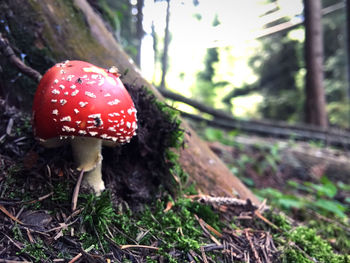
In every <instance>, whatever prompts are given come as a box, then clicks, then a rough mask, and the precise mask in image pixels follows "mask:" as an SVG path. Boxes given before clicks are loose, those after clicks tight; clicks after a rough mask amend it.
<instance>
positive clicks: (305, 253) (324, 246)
mask: <svg viewBox="0 0 350 263" xmlns="http://www.w3.org/2000/svg"><path fill="white" fill-rule="evenodd" d="M288 237H289V240H290V241H289V243H288V244H287V246H286V249H285V250H284V252H283V256H282V262H297V263H299V262H300V263H304V262H305V263H309V262H313V261H312V260H311V259H315V260H317V262H328V263H345V262H350V256H346V255H339V254H336V253H334V252H333V250H332V247H331V245H330V244H329V243H328V242H327V241H326V240H324V239H322V238H321V237H320V236H319V235H317V233H316V230H315V229H312V228H310V227H304V226H301V227H297V228H296V229H294V230H293V231H292V232H290V234H289V236H288ZM294 244H295V245H294Z"/></svg>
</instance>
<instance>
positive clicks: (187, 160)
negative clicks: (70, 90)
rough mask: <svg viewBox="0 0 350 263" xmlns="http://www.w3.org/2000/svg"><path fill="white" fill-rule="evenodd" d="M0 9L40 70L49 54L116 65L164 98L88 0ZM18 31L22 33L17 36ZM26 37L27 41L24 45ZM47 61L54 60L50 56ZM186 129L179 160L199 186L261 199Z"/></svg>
mask: <svg viewBox="0 0 350 263" xmlns="http://www.w3.org/2000/svg"><path fill="white" fill-rule="evenodd" d="M1 14H8V15H9V16H11V17H10V19H9V20H8V21H6V23H7V22H8V23H10V22H11V21H12V22H13V24H11V28H12V29H16V30H12V31H11V35H9V36H8V37H10V38H11V39H12V40H13V44H15V45H18V46H19V47H20V50H21V52H23V53H26V54H27V56H28V58H30V61H31V62H32V66H33V67H34V66H35V65H36V64H35V63H39V62H41V63H42V64H40V66H41V67H42V70H41V71H42V72H41V73H43V72H44V71H45V70H46V69H47V68H48V65H46V64H45V63H47V60H49V59H48V57H49V55H50V56H51V58H52V60H54V61H57V62H58V61H63V60H66V59H79V60H86V61H89V62H91V63H93V64H96V65H98V66H102V67H104V68H107V67H110V66H113V65H114V66H117V67H118V68H119V70H120V72H128V73H127V74H126V75H125V76H124V77H123V82H125V83H127V84H131V85H133V86H135V88H138V87H142V86H145V87H148V88H149V89H150V90H151V91H152V92H153V93H154V95H155V96H156V97H157V98H158V99H159V100H163V97H162V96H161V95H160V94H159V92H158V91H157V90H156V89H155V88H154V87H153V86H152V85H150V84H149V83H148V82H147V81H146V80H145V79H144V78H143V77H142V75H141V73H140V71H139V69H138V68H137V66H136V65H135V64H134V63H133V62H132V60H131V59H130V57H129V56H128V55H126V53H124V51H123V50H122V48H121V47H120V45H119V44H118V43H117V42H116V40H115V38H114V37H113V34H112V33H111V32H109V31H108V29H107V28H106V27H105V25H104V23H103V21H102V19H101V18H100V17H99V16H98V15H97V14H96V13H95V12H94V11H93V9H92V8H91V6H90V5H89V4H88V3H87V1H86V0H74V1H73V2H72V3H71V2H70V4H66V2H63V1H54V2H53V1H51V0H42V1H34V0H30V1H25V2H23V1H21V0H6V1H2V2H0V16H1ZM34 20H35V21H40V23H36V22H35V21H34ZM17 32H20V34H18V35H17ZM16 40H17V41H16ZM22 42H23V43H25V45H23V46H20V44H21V43H22ZM32 50H35V52H32ZM49 51H50V52H51V53H50V54H49V53H48V52H49ZM45 52H46V53H45ZM0 58H1V57H0ZM47 64H50V65H52V61H51V62H50V63H47ZM38 67H39V66H37V68H38ZM9 82H10V81H9ZM182 128H183V129H184V130H185V131H186V135H185V140H186V144H187V145H186V147H185V148H184V149H182V150H181V151H180V163H181V165H182V168H183V169H184V171H185V172H187V173H188V174H189V175H190V180H191V181H192V182H196V185H197V187H198V189H199V190H200V191H202V192H203V193H205V194H213V195H218V196H235V195H236V194H238V195H239V196H240V197H241V198H244V199H246V198H249V199H251V200H252V201H253V202H254V203H259V201H258V200H257V198H256V197H255V196H254V195H253V194H252V193H251V192H250V190H249V189H247V188H246V187H245V186H244V185H243V184H242V183H241V182H240V180H239V179H237V178H236V177H235V176H234V175H233V174H232V173H231V172H230V170H229V169H228V168H227V167H226V166H225V165H224V163H223V162H222V161H221V160H220V159H219V158H218V157H217V156H216V155H215V154H214V153H213V152H212V151H211V150H210V149H209V147H208V146H207V145H206V144H205V143H204V142H203V141H201V140H200V139H199V138H198V136H197V135H196V133H195V132H194V131H193V130H191V129H190V128H189V126H188V125H187V124H186V122H185V121H183V123H182Z"/></svg>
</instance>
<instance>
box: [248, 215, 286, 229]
mask: <svg viewBox="0 0 350 263" xmlns="http://www.w3.org/2000/svg"><path fill="white" fill-rule="evenodd" d="M254 214H255V215H256V216H257V217H258V218H260V219H261V220H262V221H264V222H265V223H266V224H268V225H270V226H271V227H272V228H274V229H277V230H278V231H280V232H282V230H281V229H280V228H279V227H278V226H276V225H275V224H274V223H272V222H271V221H270V220H268V219H267V218H265V217H264V216H263V215H262V214H260V212H259V211H258V210H255V211H254Z"/></svg>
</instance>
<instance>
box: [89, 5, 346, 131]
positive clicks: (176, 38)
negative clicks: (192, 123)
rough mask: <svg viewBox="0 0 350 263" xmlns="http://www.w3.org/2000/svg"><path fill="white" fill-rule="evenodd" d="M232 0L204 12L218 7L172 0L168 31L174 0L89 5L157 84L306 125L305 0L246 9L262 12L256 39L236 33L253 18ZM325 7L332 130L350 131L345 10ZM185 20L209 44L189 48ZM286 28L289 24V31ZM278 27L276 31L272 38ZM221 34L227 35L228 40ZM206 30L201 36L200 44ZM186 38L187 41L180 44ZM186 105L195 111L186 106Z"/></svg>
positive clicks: (236, 110) (235, 110)
mask: <svg viewBox="0 0 350 263" xmlns="http://www.w3.org/2000/svg"><path fill="white" fill-rule="evenodd" d="M226 2H227V1H223V3H221V5H222V6H223V8H221V9H215V8H214V9H213V10H212V11H211V12H208V11H205V10H208V9H209V8H211V7H212V6H211V5H210V4H208V3H206V1H203V2H202V1H199V2H197V1H193V2H192V1H173V2H171V1H169V5H170V9H169V10H168V12H169V13H168V15H169V17H170V19H169V20H170V21H168V22H169V23H168V24H169V27H168V28H166V19H167V18H166V17H167V8H166V6H167V3H168V2H167V1H155V2H154V3H153V1H134V2H132V1H131V2H129V1H117V2H115V1H109V0H100V1H92V0H90V3H92V4H93V5H94V6H95V7H96V9H97V10H99V12H101V13H102V14H103V15H104V16H105V17H106V19H107V21H109V24H110V26H111V27H112V28H113V29H114V31H115V35H116V37H117V39H119V40H120V42H121V43H122V44H123V46H124V48H125V49H126V50H127V51H128V53H129V54H130V55H131V56H132V57H133V58H134V59H135V61H136V62H138V64H140V65H141V68H142V70H143V72H144V74H145V76H146V77H147V78H148V79H149V80H150V81H151V82H153V83H154V84H155V85H156V86H159V87H162V88H164V87H165V86H166V88H168V89H169V90H172V91H174V92H179V93H180V94H185V95H186V96H187V97H192V98H196V100H198V101H200V102H202V103H205V104H207V105H211V106H213V107H215V108H220V109H223V110H225V111H227V112H229V113H232V114H233V115H234V116H236V117H243V118H255V119H257V118H263V119H274V120H283V121H287V122H290V123H298V122H303V121H304V120H305V114H304V102H305V80H304V79H305V74H306V69H305V62H304V40H305V38H304V33H305V31H304V27H303V24H302V21H303V19H304V17H303V9H302V1H293V2H290V1H289V2H288V1H256V3H255V1H250V2H249V3H246V4H242V5H243V6H241V9H242V10H243V11H242V13H244V12H246V11H247V10H248V8H256V9H257V10H258V11H254V12H251V13H254V15H256V16H258V17H259V19H260V21H259V26H258V29H255V31H256V32H254V34H255V35H254V34H252V36H249V37H246V36H242V35H235V34H236V32H237V30H236V29H235V28H238V27H240V24H239V23H243V24H248V22H247V21H245V20H249V19H250V16H249V15H247V18H244V17H243V16H242V14H239V12H236V13H235V8H238V7H239V5H237V6H236V4H234V3H232V4H231V6H230V3H228V2H227V3H226ZM117 3H118V4H117ZM201 5H202V6H203V8H201ZM245 5H246V6H245ZM140 6H144V9H142V8H141V7H140ZM322 6H323V13H324V15H323V17H322V27H323V38H324V86H325V92H326V99H327V112H328V116H329V121H330V123H331V124H332V125H337V126H341V127H349V121H348V120H349V106H348V104H349V103H348V97H349V96H348V93H349V92H348V82H347V74H346V72H347V56H346V52H345V50H346V12H345V6H344V4H343V3H342V2H341V1H337V0H323V1H322ZM121 10H123V11H121ZM186 10H187V11H186ZM215 11H217V12H215ZM140 12H143V13H140ZM172 12H173V14H172ZM181 12H182V13H181ZM201 12H202V13H201ZM231 12H232V16H231V20H229V19H228V18H227V17H228V14H230V13H231ZM154 14H156V15H157V19H155V18H154V17H155V16H154ZM251 16H253V15H251ZM152 19H153V20H152ZM181 20H185V22H183V23H187V24H190V23H193V24H196V26H198V29H199V30H203V31H204V30H207V32H208V34H207V36H206V37H207V40H203V42H204V44H203V43H202V44H200V43H198V42H196V43H194V44H191V43H188V42H191V41H192V38H191V37H190V36H189V33H188V32H187V31H188V30H182V31H181V30H179V27H180V26H183V25H182V24H181V25H179V26H176V24H177V23H179V21H181ZM227 23H231V24H229V25H228V24H227ZM286 23H287V24H288V23H289V25H288V26H287V27H286V28H285V27H284V25H285V24H286ZM174 24H175V25H174ZM201 24H202V26H201V27H202V29H201V27H200V26H199V25H201ZM193 28H195V27H193ZM193 28H192V30H193ZM203 28H204V29H203ZM222 28H224V29H222ZM225 28H226V31H223V30H225ZM227 28H230V29H231V31H232V32H231V34H232V35H233V36H229V37H228V36H227V35H228V34H230V31H229V30H227ZM245 28H247V29H249V26H246V27H245ZM271 28H277V30H276V31H275V32H272V33H269V32H268V29H271ZM266 29H267V30H266ZM215 31H219V32H220V31H223V32H224V34H226V36H224V37H222V36H221V35H220V34H215ZM166 32H167V33H166ZM264 32H267V33H264ZM202 33H203V32H201V31H199V32H198V36H197V37H198V38H199V39H200V40H202ZM176 34H177V35H176ZM247 35H248V34H247ZM187 37H188V39H186V38H187ZM239 38H240V39H241V40H240V41H238V40H237V39H239ZM140 39H142V42H141V41H140ZM242 39H243V40H242ZM245 39H246V40H245ZM181 41H182V42H183V43H186V42H187V43H186V44H179V43H181ZM140 43H142V48H141V47H140ZM196 44H197V45H198V46H197V47H196V46H195V45H196ZM195 49H198V50H199V51H198V50H197V51H194V50H195ZM164 50H165V51H166V53H164ZM140 52H141V55H140ZM179 53H184V54H185V55H179ZM150 54H151V55H150ZM152 56H153V57H152ZM188 56H190V57H191V60H193V61H191V62H190V63H188V62H186V57H187V58H188ZM165 57H169V58H165ZM140 59H142V61H140ZM163 62H165V63H166V65H164V63H163ZM187 64H188V65H187ZM190 67H191V69H190V70H189V68H190ZM164 71H165V72H164ZM165 74H166V77H165V81H164V77H163V75H165ZM164 83H165V84H164ZM180 108H181V109H183V110H185V111H187V112H196V111H195V110H194V109H192V108H189V107H188V106H185V105H181V107H180Z"/></svg>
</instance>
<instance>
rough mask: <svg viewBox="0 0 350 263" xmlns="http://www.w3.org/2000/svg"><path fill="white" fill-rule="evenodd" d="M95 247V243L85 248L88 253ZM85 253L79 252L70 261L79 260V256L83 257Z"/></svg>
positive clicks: (70, 262) (72, 262) (71, 262)
mask: <svg viewBox="0 0 350 263" xmlns="http://www.w3.org/2000/svg"><path fill="white" fill-rule="evenodd" d="M94 247H95V245H91V246H90V247H88V248H87V249H85V250H84V252H85V253H88V252H89V251H90V250H92V249H93V248H94ZM82 255H83V253H81V252H80V253H79V254H78V255H76V256H75V257H74V258H72V259H71V260H70V261H69V262H68V263H74V262H75V261H77V260H78V259H79V258H81V257H82Z"/></svg>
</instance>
